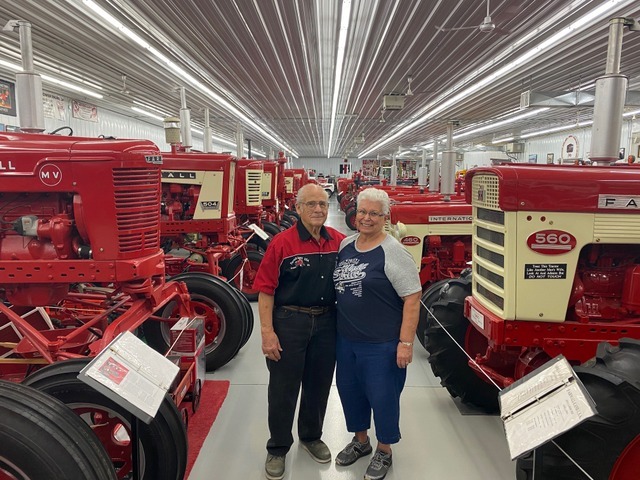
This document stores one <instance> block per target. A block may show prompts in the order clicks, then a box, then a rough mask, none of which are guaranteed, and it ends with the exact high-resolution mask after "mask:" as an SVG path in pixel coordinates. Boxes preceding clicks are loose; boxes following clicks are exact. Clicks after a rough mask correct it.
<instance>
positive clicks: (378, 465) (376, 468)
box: [364, 450, 391, 480]
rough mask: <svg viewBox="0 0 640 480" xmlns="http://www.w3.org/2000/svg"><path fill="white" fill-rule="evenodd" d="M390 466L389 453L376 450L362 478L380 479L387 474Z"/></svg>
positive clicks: (366, 479) (367, 479) (368, 479)
mask: <svg viewBox="0 0 640 480" xmlns="http://www.w3.org/2000/svg"><path fill="white" fill-rule="evenodd" d="M390 466H391V454H390V453H385V452H383V451H381V450H378V451H377V452H376V453H375V454H374V455H373V457H372V458H371V463H369V466H368V467H367V471H366V472H365V474H364V480H382V479H383V478H384V477H386V476H387V472H388V471H389V467H390Z"/></svg>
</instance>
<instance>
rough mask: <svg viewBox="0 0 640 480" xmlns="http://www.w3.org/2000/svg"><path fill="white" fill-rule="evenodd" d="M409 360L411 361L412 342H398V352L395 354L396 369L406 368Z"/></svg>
mask: <svg viewBox="0 0 640 480" xmlns="http://www.w3.org/2000/svg"><path fill="white" fill-rule="evenodd" d="M411 360H413V342H403V341H400V342H398V351H397V353H396V362H397V363H398V368H407V366H408V365H409V364H410V363H411Z"/></svg>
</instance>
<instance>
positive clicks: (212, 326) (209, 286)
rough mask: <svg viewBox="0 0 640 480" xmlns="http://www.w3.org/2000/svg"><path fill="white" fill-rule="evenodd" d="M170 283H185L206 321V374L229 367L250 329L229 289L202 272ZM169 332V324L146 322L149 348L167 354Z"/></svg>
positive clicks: (145, 328)
mask: <svg viewBox="0 0 640 480" xmlns="http://www.w3.org/2000/svg"><path fill="white" fill-rule="evenodd" d="M171 280H173V281H180V282H184V283H185V284H186V286H187V290H189V294H190V295H191V301H192V303H193V306H194V310H195V313H196V314H197V315H202V316H203V317H204V318H205V346H204V352H205V356H206V358H207V371H208V372H211V371H213V370H216V369H218V368H220V367H222V366H223V365H226V364H227V363H228V362H229V361H230V360H231V359H232V358H233V357H234V356H235V355H236V353H238V350H240V346H241V345H242V340H243V338H244V336H245V329H246V328H247V325H246V322H247V319H246V317H245V316H244V315H243V309H242V307H241V305H240V303H239V302H238V301H237V300H236V298H235V296H234V294H233V293H232V292H230V291H229V289H231V288H233V287H232V286H230V285H223V284H224V283H225V282H224V281H223V280H221V279H220V278H218V277H214V276H213V275H210V274H208V273H202V272H186V273H181V274H180V275H176V276H175V277H173V278H172V279H171ZM174 307H175V306H174V305H171V304H169V305H167V306H166V307H165V309H164V311H163V313H167V314H168V315H170V314H171V311H170V310H171V309H173V308H174ZM170 328H171V325H170V324H169V323H167V322H156V321H153V320H147V321H146V322H144V325H143V329H144V335H145V338H146V340H147V343H148V344H149V346H151V347H152V348H153V349H154V350H156V351H158V352H160V353H163V354H164V353H166V351H167V350H168V349H169V346H170V343H169V341H170V338H171V337H170Z"/></svg>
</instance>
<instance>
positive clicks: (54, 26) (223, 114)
mask: <svg viewBox="0 0 640 480" xmlns="http://www.w3.org/2000/svg"><path fill="white" fill-rule="evenodd" d="M96 4H97V5H98V6H100V7H101V8H103V9H104V10H105V11H106V12H108V13H109V14H110V15H112V16H113V17H114V18H115V19H117V20H118V21H119V22H121V23H122V24H123V25H124V26H125V27H127V28H129V29H130V30H131V31H133V32H135V33H136V34H137V35H138V36H139V37H141V38H142V39H144V40H145V41H146V42H148V44H149V45H150V46H151V47H153V48H155V49H156V51H158V52H160V53H161V54H162V55H164V56H166V57H167V58H168V59H170V61H172V62H173V63H174V64H175V65H177V66H179V67H180V68H181V69H183V71H184V72H186V73H187V74H188V75H190V78H192V79H193V81H197V82H199V84H200V85H201V87H202V88H200V89H198V88H196V87H194V86H193V85H191V84H190V82H189V81H187V80H185V78H184V75H183V76H181V75H180V74H178V73H176V71H175V70H172V69H170V68H167V66H166V64H163V62H161V61H159V60H158V59H157V58H155V57H153V55H152V54H151V53H150V51H149V50H148V49H145V48H143V47H142V46H141V45H139V44H138V43H136V42H134V41H133V40H132V39H131V38H129V37H128V36H127V35H126V33H125V32H124V31H122V30H118V29H117V28H114V27H113V26H112V25H110V24H109V23H108V22H107V21H106V20H104V19H103V18H101V17H100V16H99V15H98V14H96V13H95V11H94V10H91V9H90V8H89V7H88V2H86V1H84V2H83V1H80V0H68V1H62V0H59V1H54V0H48V1H42V0H22V1H14V2H6V3H5V4H4V5H3V9H2V11H1V12H0V23H2V24H4V23H6V21H7V20H10V19H20V20H27V21H29V22H31V23H32V26H33V31H32V37H33V45H34V58H35V61H36V68H37V70H38V72H39V73H47V74H49V75H51V76H56V75H57V76H58V77H60V76H61V75H63V74H65V73H70V74H72V75H73V76H76V77H80V78H83V79H85V80H88V81H91V82H94V83H96V84H99V85H101V86H102V87H103V91H102V93H103V94H104V98H103V99H102V100H94V99H90V98H88V99H87V100H88V101H90V102H93V103H96V104H98V105H101V106H108V107H109V108H111V109H113V110H116V111H121V112H126V113H127V114H129V115H131V110H130V107H131V106H132V105H133V103H132V102H133V101H134V100H136V101H137V102H141V103H144V104H147V105H149V106H152V107H155V108H157V109H159V110H160V111H162V112H166V113H167V114H174V115H175V114H177V113H178V111H179V108H180V97H179V95H178V94H177V93H176V90H175V89H176V87H178V86H185V87H186V88H187V99H188V104H189V106H190V108H191V109H192V114H191V116H192V119H193V120H194V121H195V122H196V123H202V120H203V109H204V108H205V107H208V108H210V110H211V122H212V126H213V127H214V131H215V133H216V134H217V135H219V136H222V137H225V138H227V139H229V140H232V139H233V135H234V133H235V131H236V124H237V122H238V111H239V112H241V113H243V114H244V115H246V117H247V118H249V119H250V121H243V122H242V124H243V128H244V131H245V138H251V139H252V140H253V144H254V145H255V146H256V147H257V148H260V149H263V150H265V151H267V152H268V151H269V150H271V149H279V148H281V147H282V146H283V145H284V146H286V147H288V148H290V149H291V150H293V151H295V152H296V153H297V154H298V155H299V156H301V157H323V156H326V155H327V152H328V151H329V148H330V145H329V139H330V137H332V139H333V142H332V143H333V144H332V145H331V152H332V156H346V155H350V156H355V155H359V154H362V153H363V152H367V151H369V150H371V148H372V147H375V146H376V145H377V144H378V142H379V140H380V139H385V138H386V137H387V136H388V135H390V134H393V133H394V132H398V131H402V129H403V127H405V126H406V125H410V124H411V123H412V122H413V121H414V120H415V119H417V118H419V117H420V116H422V115H424V114H426V113H428V112H433V111H434V109H437V110H438V111H437V113H434V114H433V115H431V117H430V118H429V119H428V120H426V121H424V122H423V123H421V124H420V125H417V126H415V127H413V128H410V129H405V130H407V131H406V132H403V133H399V134H397V135H396V137H397V138H394V139H393V140H391V141H389V142H387V143H385V144H384V145H383V146H381V147H380V148H379V149H376V150H373V151H371V152H370V153H369V155H370V156H375V155H376V154H381V155H386V154H389V153H390V152H396V151H398V148H399V147H403V148H408V147H412V146H416V145H423V144H425V143H428V142H430V141H432V140H433V139H434V138H435V137H438V136H442V135H443V134H444V133H445V131H446V122H447V121H448V120H452V119H455V120H459V121H460V122H461V125H460V127H457V129H456V131H457V132H463V131H464V130H465V129H468V128H470V127H471V126H473V125H477V124H478V123H479V122H486V121H489V120H495V119H498V118H500V117H501V116H503V115H505V114H506V113H509V112H512V113H513V112H515V111H517V109H518V105H519V100H520V93H521V92H523V91H525V90H528V89H534V90H569V89H575V88H576V87H579V86H580V85H587V84H590V83H592V82H593V80H594V79H595V78H596V77H598V76H599V75H602V74H603V73H604V68H605V57H606V45H607V34H608V20H609V18H612V17H617V16H624V17H636V18H640V2H638V1H618V2H603V1H587V0H573V1H569V0H493V1H492V2H491V5H490V7H491V8H490V11H491V16H492V19H493V22H494V23H495V24H496V27H497V29H496V31H494V32H492V33H484V32H481V31H480V30H479V29H478V28H469V29H464V30H454V31H444V30H440V29H438V26H445V27H446V28H451V27H474V26H477V25H479V24H480V23H481V22H482V20H483V18H484V16H485V15H486V3H485V2H484V1H482V0H446V1H445V0H432V1H427V0H422V1H421V0H351V13H350V20H351V21H350V26H349V30H348V34H347V40H346V49H345V61H344V64H343V69H342V77H341V82H340V88H339V91H338V96H337V107H336V116H335V129H334V131H333V135H332V136H331V135H330V133H331V132H330V127H331V116H332V101H333V96H334V78H335V73H336V72H335V66H336V55H337V50H338V40H339V33H340V32H339V27H340V16H341V11H342V2H340V1H337V0H333V1H328V0H145V1H144V2H127V1H124V0H107V1H99V2H96ZM609 4H611V5H614V7H613V8H612V9H611V10H610V11H609V12H608V13H607V14H605V15H601V16H600V17H599V18H597V19H596V20H594V21H592V22H590V23H589V24H587V26H586V27H585V28H584V29H582V28H581V27H580V20H579V19H580V18H581V17H583V16H584V15H585V14H587V13H589V12H590V11H593V10H594V9H597V8H605V7H607V6H608V5H609ZM556 17H557V18H556ZM572 25H573V26H574V27H576V28H577V29H578V30H577V31H579V33H576V34H572V35H569V36H567V37H566V38H565V39H564V40H563V41H562V43H559V44H557V45H555V46H553V47H551V48H549V49H548V50H546V51H545V52H544V53H543V54H542V55H541V56H537V57H535V56H534V57H532V58H531V60H529V61H526V62H524V63H522V64H521V65H520V66H517V67H514V68H512V69H510V70H508V71H505V72H503V73H502V74H501V75H500V76H499V77H498V78H496V79H494V80H492V81H490V82H487V84H486V85H485V86H483V87H482V88H479V89H477V91H475V92H473V93H468V94H464V96H463V98H460V99H458V100H457V101H455V102H453V103H452V104H451V105H450V106H446V107H444V106H443V103H444V102H445V101H446V100H447V99H449V98H451V96H453V95H454V94H455V93H457V92H461V91H464V90H465V89H466V88H468V87H469V86H470V85H473V84H476V83H478V82H481V81H483V80H484V79H485V78H487V77H488V76H489V75H491V74H493V73H495V72H498V71H499V69H501V68H504V67H505V66H506V65H508V64H509V63H510V62H512V61H513V60H514V59H516V58H518V57H520V56H521V55H523V54H525V53H526V52H529V51H530V50H531V49H532V48H535V47H536V46H540V45H541V44H542V42H544V41H546V40H548V39H549V38H551V37H552V36H553V35H554V34H556V33H558V32H561V31H562V29H564V28H566V27H568V26H572ZM3 33H6V34H5V35H0V60H6V61H11V62H13V63H19V42H18V39H17V35H15V34H9V33H7V32H3ZM516 42H519V43H517V44H515V43H516ZM514 44H515V45H514ZM639 51H640V32H639V33H627V34H625V39H624V45H623V60H622V73H624V74H626V75H627V76H629V78H630V88H635V89H638V87H639V86H640V55H638V52H639ZM506 52H507V53H506ZM489 62H493V65H492V66H491V67H489V68H486V69H485V71H482V72H479V71H478V69H479V68H480V67H482V66H483V65H486V64H487V63H489ZM0 74H3V76H5V77H6V76H7V75H11V74H12V72H10V71H9V70H7V69H6V67H4V66H2V65H0ZM123 75H125V76H126V88H123ZM408 76H411V78H412V83H411V89H412V91H413V95H411V96H404V100H405V107H404V108H403V109H402V110H400V111H386V112H384V119H385V122H384V123H382V122H380V120H381V114H382V112H381V108H382V98H383V95H384V94H388V93H396V94H400V95H404V94H406V93H407V87H408V83H407V77H408ZM463 79H466V80H468V81H469V82H470V83H468V84H466V85H465V86H460V83H461V81H462V80H463ZM454 87H456V92H449V91H450V90H451V89H453V88H454ZM45 89H46V90H48V91H53V92H56V91H57V92H58V93H62V94H65V95H70V92H69V91H68V90H64V89H60V88H59V87H54V86H53V85H49V84H46V83H45ZM216 95H219V97H218V96H216ZM74 96H75V95H74ZM75 98H81V96H80V97H78V96H75ZM225 101H226V102H228V103H226V104H225V103H224V102H225ZM234 107H235V108H237V110H233V108H234ZM591 113H592V110H591V109H590V108H582V109H581V110H580V111H577V110H576V109H553V110H549V111H547V112H544V113H542V114H540V115H538V116H536V117H534V118H530V119H527V120H522V121H519V122H513V123H512V124H509V125H506V126H502V127H497V128H495V129H491V130H488V131H485V132H482V133H480V134H476V135H470V136H467V137H464V139H463V140H460V142H458V143H459V144H477V143H479V142H486V141H490V140H491V139H493V138H496V137H504V136H509V135H518V134H521V133H525V132H527V131H530V130H532V129H535V128H540V127H541V126H545V127H548V126H553V125H558V124H564V123H567V122H572V121H575V120H576V118H590V116H591ZM251 121H252V122H253V123H251ZM362 140H364V141H362Z"/></svg>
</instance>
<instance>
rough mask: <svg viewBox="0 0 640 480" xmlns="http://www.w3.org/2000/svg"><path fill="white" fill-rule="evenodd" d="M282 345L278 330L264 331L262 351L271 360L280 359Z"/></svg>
mask: <svg viewBox="0 0 640 480" xmlns="http://www.w3.org/2000/svg"><path fill="white" fill-rule="evenodd" d="M281 351H282V347H281V346H280V340H278V335H276V332H274V331H273V330H271V331H270V332H262V353H264V356H265V357H266V358H268V359H269V360H273V361H274V362H277V361H278V360H280V352H281Z"/></svg>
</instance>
